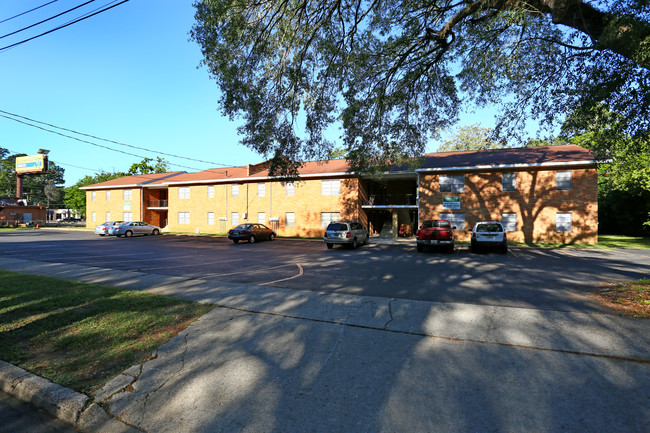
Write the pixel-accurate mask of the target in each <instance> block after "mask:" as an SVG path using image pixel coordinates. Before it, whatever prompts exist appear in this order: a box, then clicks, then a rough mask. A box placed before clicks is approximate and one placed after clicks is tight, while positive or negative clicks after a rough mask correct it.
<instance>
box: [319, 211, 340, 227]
mask: <svg viewBox="0 0 650 433" xmlns="http://www.w3.org/2000/svg"><path fill="white" fill-rule="evenodd" d="M340 220H341V213H340V212H321V213H320V226H321V227H327V226H328V225H329V223H331V222H335V221H340Z"/></svg>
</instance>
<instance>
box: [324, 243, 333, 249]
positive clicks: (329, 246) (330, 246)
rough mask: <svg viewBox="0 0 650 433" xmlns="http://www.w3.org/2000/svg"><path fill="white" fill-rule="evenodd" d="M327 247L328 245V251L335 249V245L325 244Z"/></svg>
mask: <svg viewBox="0 0 650 433" xmlns="http://www.w3.org/2000/svg"><path fill="white" fill-rule="evenodd" d="M325 245H327V249H328V250H331V249H332V247H334V244H325Z"/></svg>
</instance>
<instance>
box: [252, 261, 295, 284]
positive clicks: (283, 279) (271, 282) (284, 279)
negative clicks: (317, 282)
mask: <svg viewBox="0 0 650 433" xmlns="http://www.w3.org/2000/svg"><path fill="white" fill-rule="evenodd" d="M296 266H298V274H297V275H294V276H293V277H289V278H282V279H281V280H275V281H269V282H268V283H260V284H259V285H260V286H266V285H268V284H273V283H279V282H280V281H287V280H293V279H294V278H298V277H302V276H303V275H304V272H303V269H302V266H300V263H296Z"/></svg>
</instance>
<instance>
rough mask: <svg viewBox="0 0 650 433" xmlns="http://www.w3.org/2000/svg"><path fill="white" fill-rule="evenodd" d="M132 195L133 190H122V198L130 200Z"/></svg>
mask: <svg viewBox="0 0 650 433" xmlns="http://www.w3.org/2000/svg"><path fill="white" fill-rule="evenodd" d="M132 197H133V190H130V189H125V190H124V191H122V199H124V200H132Z"/></svg>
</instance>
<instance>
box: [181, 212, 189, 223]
mask: <svg viewBox="0 0 650 433" xmlns="http://www.w3.org/2000/svg"><path fill="white" fill-rule="evenodd" d="M178 223H179V224H189V223H190V213H189V212H179V213H178Z"/></svg>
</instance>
